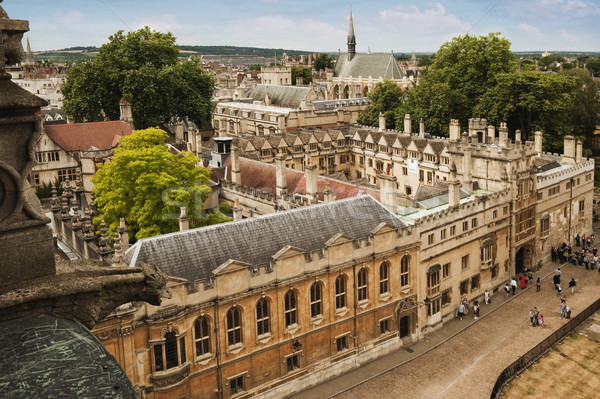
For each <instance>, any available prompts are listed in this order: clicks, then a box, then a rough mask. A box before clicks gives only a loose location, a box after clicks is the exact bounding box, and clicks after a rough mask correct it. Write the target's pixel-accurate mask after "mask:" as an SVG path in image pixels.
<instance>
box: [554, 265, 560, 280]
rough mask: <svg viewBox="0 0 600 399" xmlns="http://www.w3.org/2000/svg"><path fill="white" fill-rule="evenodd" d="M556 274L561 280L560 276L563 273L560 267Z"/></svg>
mask: <svg viewBox="0 0 600 399" xmlns="http://www.w3.org/2000/svg"><path fill="white" fill-rule="evenodd" d="M554 274H556V275H557V276H558V277H559V278H560V275H561V274H562V272H561V271H560V267H559V268H557V269H556V270H555V271H554Z"/></svg>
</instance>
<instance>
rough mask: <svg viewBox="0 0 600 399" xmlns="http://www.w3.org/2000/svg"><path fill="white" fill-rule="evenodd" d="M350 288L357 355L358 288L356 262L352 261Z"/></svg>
mask: <svg viewBox="0 0 600 399" xmlns="http://www.w3.org/2000/svg"><path fill="white" fill-rule="evenodd" d="M352 280H353V283H352V286H353V288H354V306H352V307H353V308H354V317H353V323H354V334H353V337H354V350H355V351H356V352H357V353H358V335H357V333H358V328H357V326H356V309H357V307H358V287H357V285H356V261H352Z"/></svg>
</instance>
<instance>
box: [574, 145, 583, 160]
mask: <svg viewBox="0 0 600 399" xmlns="http://www.w3.org/2000/svg"><path fill="white" fill-rule="evenodd" d="M582 158H583V143H582V142H581V140H577V147H576V150H575V163H581V159H582Z"/></svg>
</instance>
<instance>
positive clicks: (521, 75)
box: [474, 71, 576, 149]
mask: <svg viewBox="0 0 600 399" xmlns="http://www.w3.org/2000/svg"><path fill="white" fill-rule="evenodd" d="M496 79H497V82H498V83H497V85H496V86H495V87H493V88H491V89H489V90H488V91H487V93H485V95H484V96H482V97H481V99H480V103H479V104H478V106H477V107H476V108H475V111H474V116H481V117H486V118H487V119H488V121H489V122H491V123H492V124H498V123H499V122H502V121H504V122H507V123H508V125H509V126H513V127H514V128H515V129H516V128H519V129H521V132H522V134H523V136H522V137H523V139H524V140H527V139H529V138H530V137H531V134H532V132H533V131H535V130H541V131H543V132H544V133H545V139H546V144H547V147H549V148H552V149H556V147H558V148H562V137H563V136H564V135H565V134H568V133H569V131H570V126H569V123H568V121H569V115H568V109H569V108H570V107H571V106H572V103H573V98H572V97H573V91H574V89H575V87H576V79H575V78H573V77H570V76H564V75H554V74H547V73H542V72H535V71H533V72H514V73H502V74H499V75H497V76H496Z"/></svg>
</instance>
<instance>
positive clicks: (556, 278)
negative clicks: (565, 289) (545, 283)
mask: <svg viewBox="0 0 600 399" xmlns="http://www.w3.org/2000/svg"><path fill="white" fill-rule="evenodd" d="M552 279H553V281H554V288H555V289H556V295H558V296H560V293H561V291H562V290H561V289H560V276H559V275H558V274H555V275H554V277H553V278H552Z"/></svg>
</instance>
